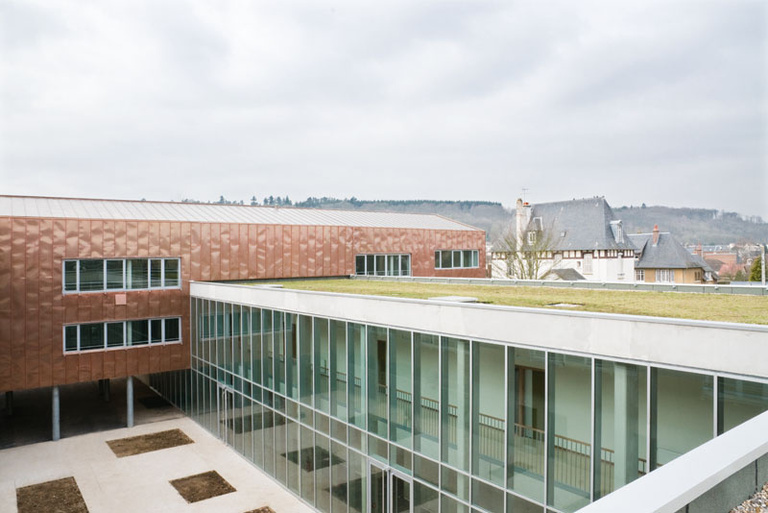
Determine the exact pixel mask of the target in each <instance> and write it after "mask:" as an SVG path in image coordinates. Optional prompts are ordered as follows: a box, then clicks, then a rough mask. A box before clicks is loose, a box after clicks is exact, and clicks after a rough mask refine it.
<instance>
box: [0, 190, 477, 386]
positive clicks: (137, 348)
mask: <svg viewBox="0 0 768 513" xmlns="http://www.w3.org/2000/svg"><path fill="white" fill-rule="evenodd" d="M484 244H485V233H484V232H483V231H482V230H478V229H475V228H472V227H469V226H467V225H464V224H461V223H457V222H454V221H451V220H449V219H446V218H442V217H440V216H434V215H419V214H390V213H373V212H344V211H321V210H307V209H293V208H273V207H246V206H229V205H227V206H225V205H201V204H184V203H156V202H138V201H109V200H78V199H65V198H37V197H13V196H0V254H1V255H2V259H1V260H0V265H1V266H2V267H0V290H2V294H0V391H5V392H11V391H14V390H24V389H29V388H38V387H52V386H59V385H65V384H69V383H77V382H85V381H96V380H106V379H110V378H120V377H127V376H134V375H139V374H148V373H157V372H163V371H173V370H181V369H188V368H189V353H190V345H189V284H190V281H192V280H200V281H231V280H263V279H276V278H314V277H331V276H349V275H352V274H355V273H359V274H375V275H382V276H386V275H395V276H401V275H414V276H464V277H483V276H484V275H485V252H484ZM438 261H439V263H440V265H437V262H438Z"/></svg>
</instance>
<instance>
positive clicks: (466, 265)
mask: <svg viewBox="0 0 768 513" xmlns="http://www.w3.org/2000/svg"><path fill="white" fill-rule="evenodd" d="M465 251H470V252H471V253H470V255H469V259H470V261H469V262H465V260H466V259H465V258H464V252H465ZM443 253H451V266H450V267H443V265H442V262H443V258H442V257H443ZM457 257H458V263H459V265H458V266H457V265H456V261H457ZM438 262H439V263H440V265H437V264H438ZM479 267H480V252H479V251H478V250H476V249H436V250H435V269H477V268H479Z"/></svg>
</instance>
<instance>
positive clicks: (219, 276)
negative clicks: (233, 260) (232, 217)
mask: <svg viewBox="0 0 768 513" xmlns="http://www.w3.org/2000/svg"><path fill="white" fill-rule="evenodd" d="M219 233H220V235H219V239H218V242H219V243H218V245H216V246H214V247H216V248H218V250H219V262H220V265H219V266H218V272H214V275H213V276H214V278H213V279H214V280H229V279H230V277H229V271H230V259H229V253H230V249H231V248H230V244H231V241H230V238H229V225H228V224H221V225H219ZM211 258H212V259H213V261H214V262H215V261H216V258H215V257H214V256H213V255H211ZM215 268H216V266H215V265H214V269H215Z"/></svg>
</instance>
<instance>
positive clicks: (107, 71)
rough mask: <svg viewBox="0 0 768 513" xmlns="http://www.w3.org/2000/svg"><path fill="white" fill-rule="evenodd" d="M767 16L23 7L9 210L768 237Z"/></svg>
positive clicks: (637, 1) (687, 11)
mask: <svg viewBox="0 0 768 513" xmlns="http://www.w3.org/2000/svg"><path fill="white" fill-rule="evenodd" d="M767 6H768V3H766V2H765V1H764V0H722V1H706V0H696V1H682V0H666V1H653V0H631V1H621V2H615V1H608V0H605V1H586V0H580V1H578V2H574V1H572V0H562V1H560V0H547V1H535V2H516V1H512V0H503V1H499V2H488V1H478V0H473V1H441V2H432V1H416V2H414V1H412V0H407V1H397V0H388V1H386V2H361V1H359V0H355V1H338V2H336V1H334V2H323V1H321V0H312V1H306V2H292V1H279V2H278V1H270V2H267V1H261V2H257V1H246V0H242V1H216V2H213V1H183V2H182V1H165V0H151V1H137V0H131V1H127V0H126V1H120V2H113V1H103V0H99V1H96V0H92V1H77V2H75V1H71V2H65V1H52V0H41V1H36V0H21V1H16V0H4V1H3V2H2V3H0V40H1V41H2V42H1V43H0V44H1V46H0V87H1V89H0V90H1V95H0V192H2V193H6V194H34V195H57V196H76V197H105V198H129V199H140V198H146V199H157V200H180V199H182V198H197V199H202V200H211V199H218V197H219V196H220V195H224V196H225V197H227V198H229V199H244V200H246V201H247V200H248V199H249V198H250V197H251V196H252V195H256V196H257V197H259V198H262V197H263V196H265V195H270V194H274V195H281V196H284V195H289V196H290V197H291V198H292V199H294V200H296V199H304V198H306V197H307V196H310V195H311V196H335V197H348V196H356V197H358V198H361V199H415V198H426V199H450V200H460V199H475V200H490V201H500V202H502V203H504V204H505V205H508V206H511V205H512V204H513V203H514V200H515V198H517V197H518V196H520V195H521V193H522V189H523V188H526V189H528V192H527V199H529V200H531V201H538V202H542V201H556V200H562V199H570V198H573V197H588V196H595V195H604V196H606V198H607V199H608V201H609V202H610V203H611V204H612V205H613V206H621V205H640V204H641V203H643V202H644V203H647V204H648V205H670V206H691V207H705V208H717V209H725V210H729V211H737V212H740V213H742V214H747V215H760V216H762V217H763V218H764V219H766V220H768V129H767V123H766V120H767V119H768V113H767V111H768V93H767V92H766V89H767V87H768V72H767V71H766V70H768V41H767V40H768V7H767Z"/></svg>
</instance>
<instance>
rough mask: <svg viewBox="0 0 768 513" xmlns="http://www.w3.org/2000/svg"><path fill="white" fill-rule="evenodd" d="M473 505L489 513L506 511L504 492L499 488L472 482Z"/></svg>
mask: <svg viewBox="0 0 768 513" xmlns="http://www.w3.org/2000/svg"><path fill="white" fill-rule="evenodd" d="M472 504H474V505H476V506H480V507H481V508H485V509H487V510H488V511H504V492H503V491H501V490H499V489H498V488H494V487H493V486H491V485H489V484H486V483H483V482H482V481H478V480H477V479H473V480H472Z"/></svg>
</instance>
